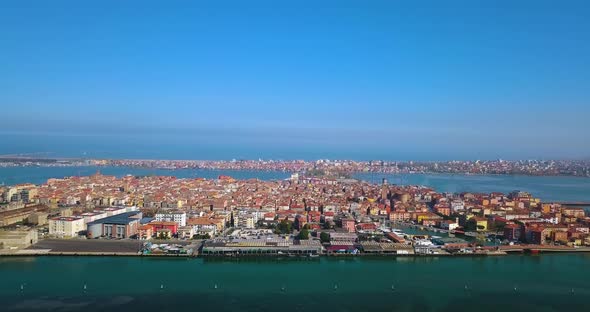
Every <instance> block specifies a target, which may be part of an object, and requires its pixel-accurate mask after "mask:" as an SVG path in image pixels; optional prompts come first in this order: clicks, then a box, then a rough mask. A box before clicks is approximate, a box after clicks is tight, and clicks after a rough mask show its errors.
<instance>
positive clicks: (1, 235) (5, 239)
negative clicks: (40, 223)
mask: <svg viewBox="0 0 590 312" xmlns="http://www.w3.org/2000/svg"><path fill="white" fill-rule="evenodd" d="M37 240H38V233H37V230H35V229H29V230H16V231H0V249H23V248H27V247H29V246H31V245H33V244H36V243H37Z"/></svg>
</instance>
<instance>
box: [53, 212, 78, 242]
mask: <svg viewBox="0 0 590 312" xmlns="http://www.w3.org/2000/svg"><path fill="white" fill-rule="evenodd" d="M84 230H86V224H85V223H84V218H82V217H55V218H51V219H49V235H50V236H55V237H64V238H65V237H75V236H78V233H80V232H82V231H84Z"/></svg>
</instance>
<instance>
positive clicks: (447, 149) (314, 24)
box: [0, 0, 590, 161]
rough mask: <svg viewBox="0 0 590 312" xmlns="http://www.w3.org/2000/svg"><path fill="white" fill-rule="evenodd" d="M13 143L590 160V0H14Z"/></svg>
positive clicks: (6, 150) (9, 15)
mask: <svg viewBox="0 0 590 312" xmlns="http://www.w3.org/2000/svg"><path fill="white" fill-rule="evenodd" d="M0 26H2V27H0V37H1V38H2V40H1V41H0V51H2V57H1V58H0V68H2V71H1V73H0V86H1V87H0V88H1V91H0V105H2V107H3V108H4V109H3V111H2V116H3V118H2V122H0V140H1V141H2V142H3V143H2V144H1V145H0V154H16V153H32V152H42V153H51V155H53V156H55V157H58V156H62V157H82V156H86V157H97V158H144V159H146V158H163V159H232V158H244V159H258V158H265V159H269V158H273V159H322V158H332V159H335V158H337V159H355V160H370V159H383V160H417V161H420V160H422V161H424V160H454V159H457V160H468V159H469V160H474V159H498V158H502V159H510V160H513V159H587V158H589V157H590V144H589V143H588V142H589V141H588V133H590V123H588V119H589V118H588V117H589V116H590V103H588V99H589V95H590V71H589V70H588V69H589V68H590V58H588V55H590V41H589V40H588V39H587V38H590V3H588V2H587V1H566V2H565V3H558V2H556V1H532V0H526V1H494V2H493V3H491V2H490V3H485V2H474V1H454V0H451V1H444V2H440V1H416V2H411V3H402V2H390V1H374V2H370V3H365V2H360V1H285V2H281V3H277V2H276V1H249V2H247V3H245V2H237V1H202V2H198V3H193V2H187V1H167V2H165V3H164V2H160V3H157V2H152V1H125V2H119V1H116V2H115V1H110V0H109V1H100V2H95V3H89V2H80V1H3V2H2V3H0Z"/></svg>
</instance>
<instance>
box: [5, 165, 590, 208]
mask: <svg viewBox="0 0 590 312" xmlns="http://www.w3.org/2000/svg"><path fill="white" fill-rule="evenodd" d="M97 170H100V172H101V173H103V174H108V175H116V176H124V175H126V174H132V175H173V176H177V177H179V178H194V177H202V178H209V179H211V178H217V177H218V176H219V175H229V176H232V177H234V178H237V179H249V178H258V179H261V180H276V179H285V178H288V177H289V176H290V174H289V173H286V172H274V171H270V172H268V171H252V170H244V171H232V170H162V169H143V168H128V167H100V168H98V167H40V168H35V167H20V168H0V183H4V184H8V185H11V184H17V183H25V182H31V183H36V184H41V183H44V182H45V181H47V179H49V178H62V177H66V176H74V175H91V174H94V173H96V172H97ZM354 177H355V178H358V179H361V180H365V181H369V182H375V183H380V181H381V179H382V178H387V179H388V180H389V183H392V184H413V185H427V186H430V187H433V188H434V189H435V190H437V191H439V192H487V193H489V192H504V193H508V192H511V191H513V190H522V191H528V192H531V193H533V195H535V196H537V197H540V198H541V199H543V200H545V201H590V179H589V178H580V177H533V176H506V175H447V174H407V175H392V174H376V173H375V174H371V173H361V174H356V175H354Z"/></svg>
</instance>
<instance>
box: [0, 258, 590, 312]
mask: <svg viewBox="0 0 590 312" xmlns="http://www.w3.org/2000/svg"><path fill="white" fill-rule="evenodd" d="M589 263H590V255H588V254H561V255H557V254H547V255H537V256H532V255H531V256H522V255H509V256H503V257H502V256H500V257H473V258H467V257H398V258H364V257H363V258H346V259H341V258H337V257H331V258H316V259H295V260H292V259H289V258H288V259H272V260H271V259H238V260H207V259H194V258H191V259H185V258H182V259H178V258H175V259H168V258H167V259H159V258H151V259H150V258H137V257H135V258H134V257H37V258H0V276H2V283H0V299H1V301H0V302H1V306H0V310H2V311H302V312H303V311H351V312H352V311H354V312H357V311H506V312H511V311H515V312H516V311H519V312H521V311H588V307H589V302H588V298H590V270H588V264H589Z"/></svg>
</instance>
